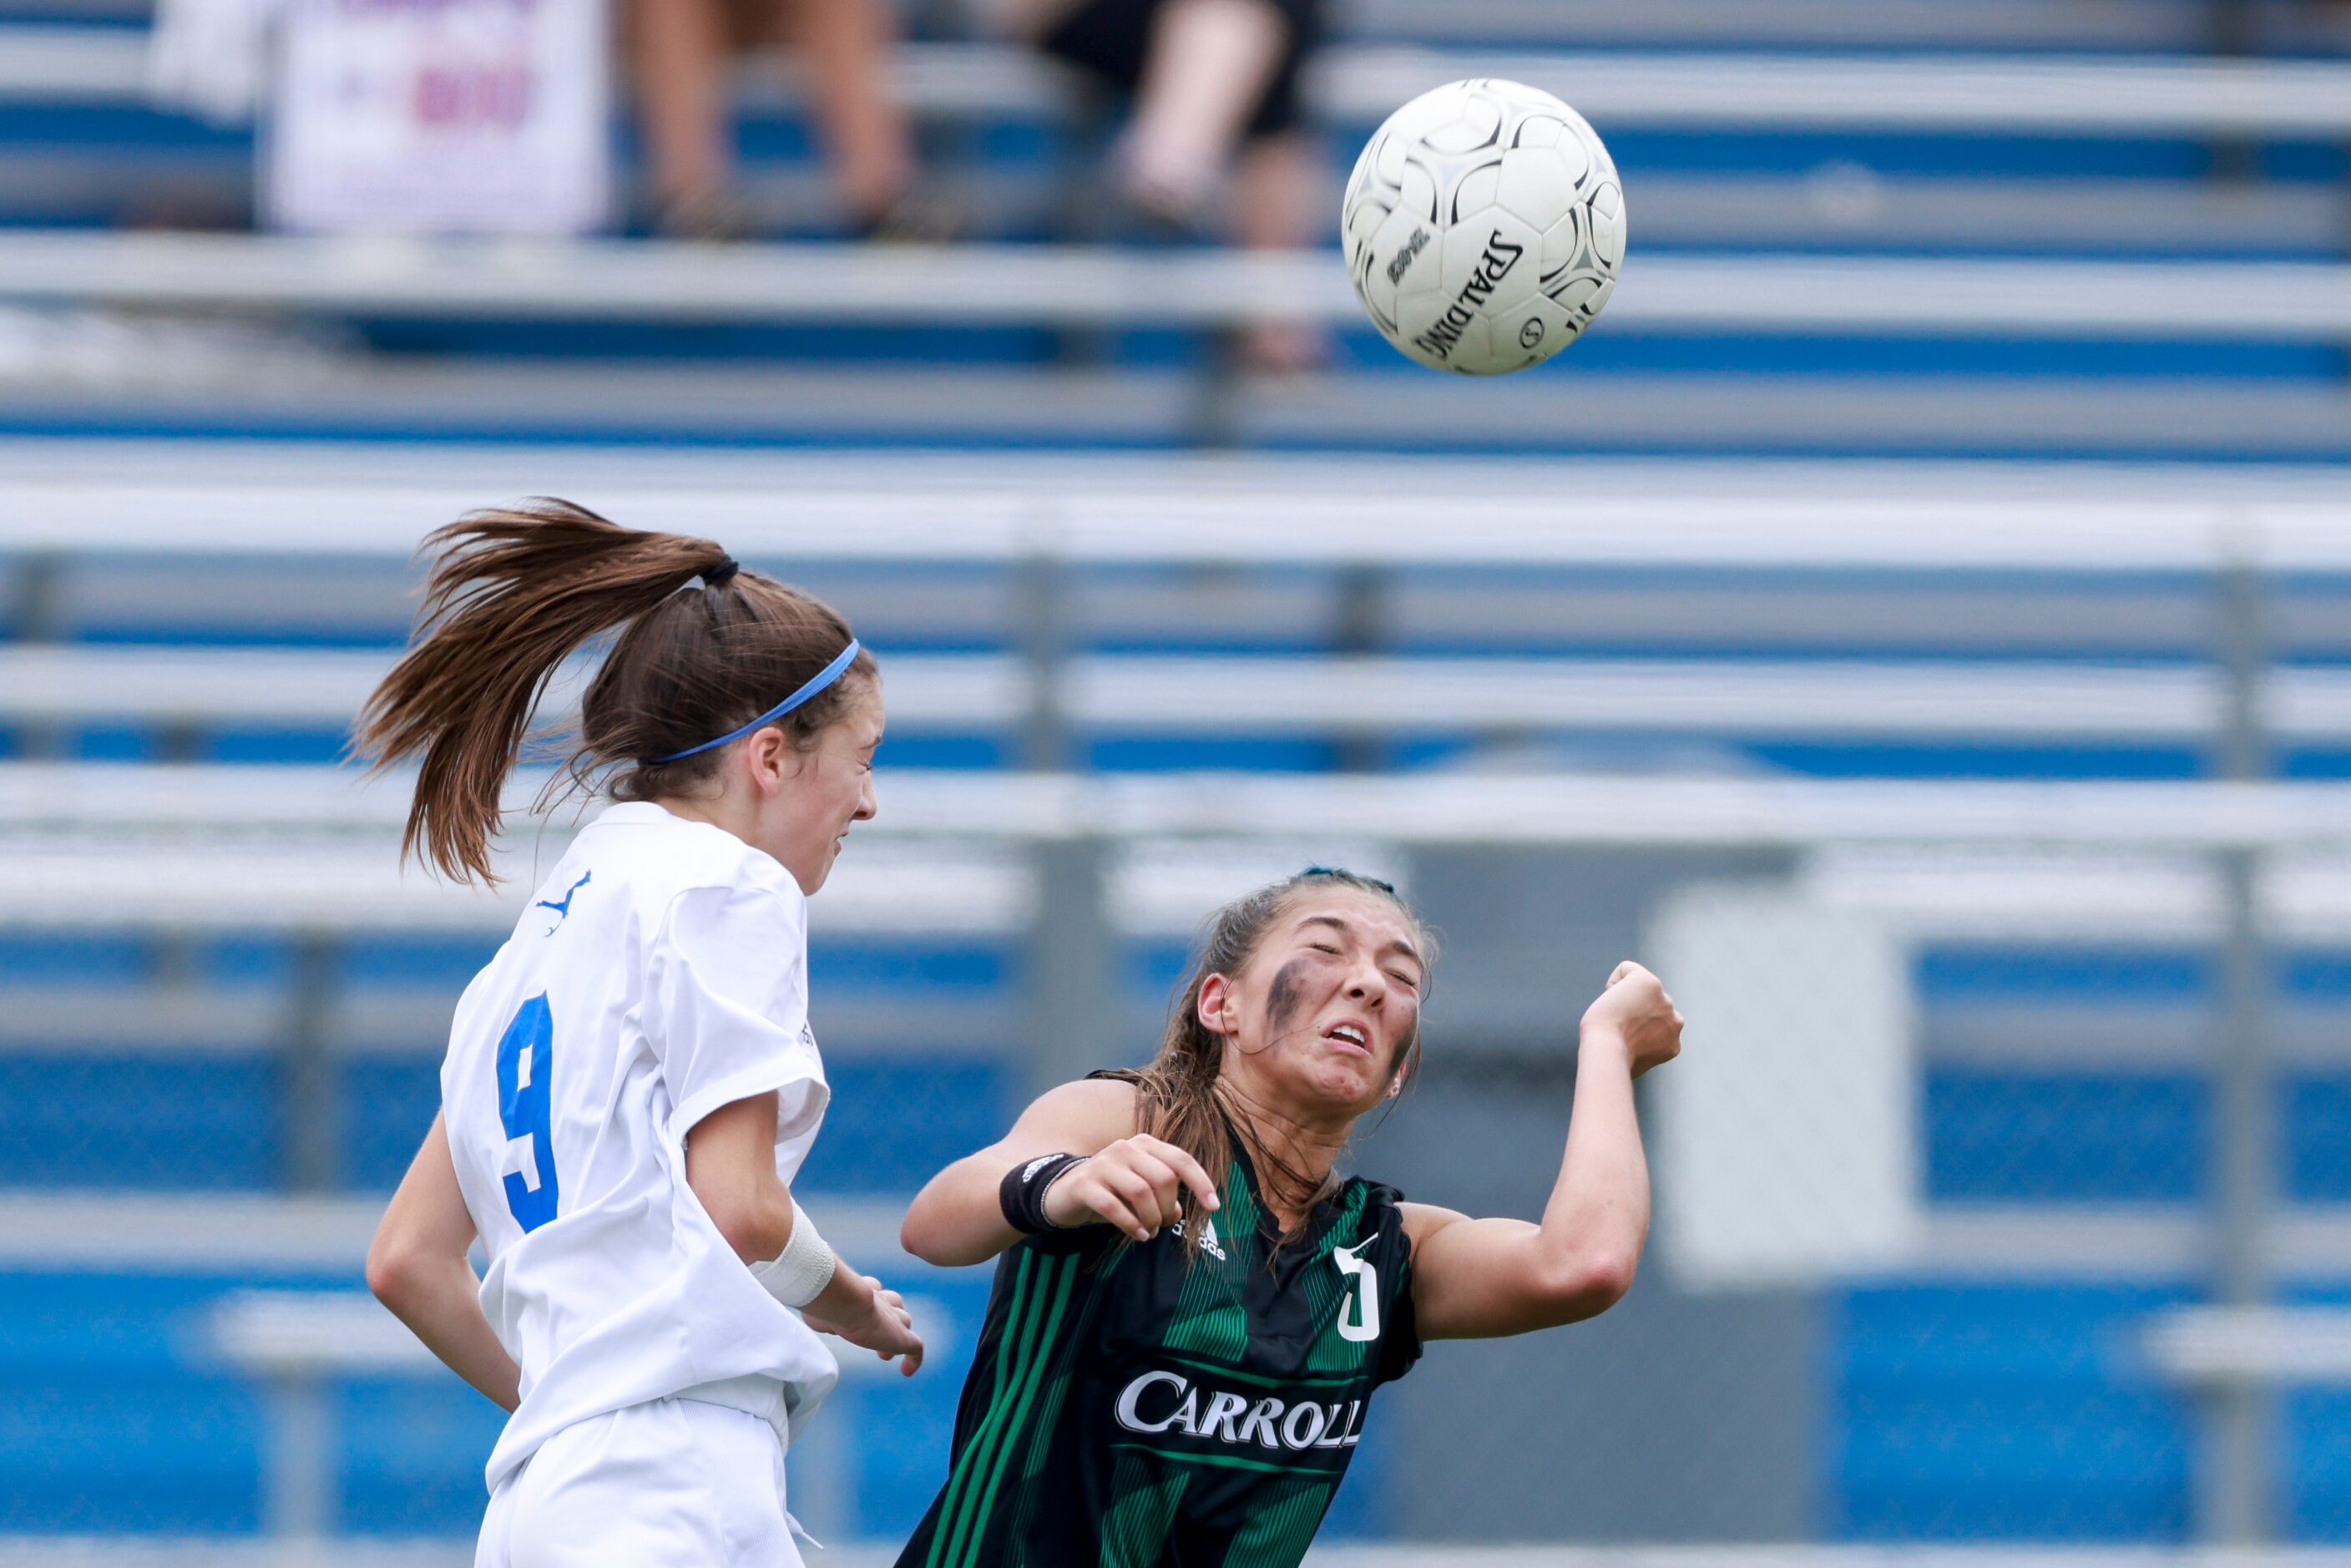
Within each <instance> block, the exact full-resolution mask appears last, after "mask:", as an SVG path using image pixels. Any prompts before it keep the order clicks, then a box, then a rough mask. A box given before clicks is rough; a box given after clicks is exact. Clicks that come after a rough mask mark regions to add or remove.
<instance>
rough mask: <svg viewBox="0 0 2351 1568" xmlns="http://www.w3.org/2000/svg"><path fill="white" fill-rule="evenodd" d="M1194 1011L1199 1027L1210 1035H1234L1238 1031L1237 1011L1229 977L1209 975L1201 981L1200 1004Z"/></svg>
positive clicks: (1238, 1018)
mask: <svg viewBox="0 0 2351 1568" xmlns="http://www.w3.org/2000/svg"><path fill="white" fill-rule="evenodd" d="M1196 1012H1197V1014H1198V1017H1199V1019H1200V1027H1201V1028H1202V1029H1205V1030H1207V1031H1208V1032H1209V1033H1210V1034H1236V1033H1238V1032H1239V1030H1240V1017H1239V1009H1238V1008H1237V1007H1236V1006H1235V1004H1234V998H1233V982H1232V980H1231V979H1230V977H1227V976H1224V975H1210V976H1209V977H1207V978H1206V979H1204V980H1202V981H1201V982H1200V1003H1199V1007H1198V1008H1197V1009H1196Z"/></svg>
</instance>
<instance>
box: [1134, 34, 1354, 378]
mask: <svg viewBox="0 0 2351 1568" xmlns="http://www.w3.org/2000/svg"><path fill="white" fill-rule="evenodd" d="M1304 14H1305V13H1303V12H1302V11H1301V12H1298V13H1296V14H1295V15H1293V14H1292V13H1291V12H1290V11H1286V10H1283V9H1278V8H1277V7H1276V6H1275V5H1272V4H1270V3H1269V0H1170V3H1169V4H1167V5H1165V6H1164V7H1162V8H1161V10H1160V12H1159V15H1158V16H1157V18H1156V21H1155V26H1154V28H1153V31H1152V37H1151V49H1150V55H1149V57H1148V58H1147V60H1146V61H1145V63H1144V73H1143V81H1142V85H1141V87H1140V88H1139V89H1138V90H1137V93H1136V97H1135V106H1134V122H1133V124H1132V125H1130V126H1129V128H1128V131H1127V135H1126V141H1125V146H1124V149H1123V173H1124V177H1125V179H1126V182H1127V187H1128V193H1129V195H1130V198H1131V199H1132V200H1133V201H1134V202H1135V204H1137V205H1139V206H1142V207H1143V208H1144V209H1145V210H1147V211H1150V212H1153V213H1155V214H1158V215H1160V216H1162V217H1165V218H1166V219H1168V220H1170V221H1171V222H1196V221H1197V218H1198V216H1199V213H1200V210H1201V208H1203V207H1204V206H1205V205H1206V204H1207V201H1208V198H1209V194H1210V193H1211V192H1212V191H1213V190H1214V188H1215V185H1216V183H1217V180H1218V179H1219V178H1220V177H1221V176H1222V175H1223V174H1224V172H1225V171H1226V170H1227V168H1228V167H1230V168H1231V169H1232V171H1233V175H1234V191H1233V206H1234V222H1235V227H1236V233H1237V237H1238V239H1239V241H1240V243H1241V244H1242V245H1243V246H1249V247H1252V248H1258V249H1267V248H1278V249H1286V248H1289V247H1291V246H1300V245H1304V244H1307V243H1310V242H1311V238H1312V228H1313V225H1314V223H1315V220H1316V218H1317V216H1318V215H1319V214H1320V213H1321V211H1322V206H1323V205H1324V204H1323V203H1322V202H1320V201H1318V200H1317V195H1318V191H1319V186H1318V183H1317V175H1318V172H1319V171H1318V169H1317V166H1316V156H1315V144H1314V141H1313V139H1312V138H1311V136H1310V135H1308V134H1307V133H1305V132H1304V131H1301V130H1300V129H1298V128H1297V126H1296V124H1295V103H1294V100H1295V97H1296V82H1295V77H1296V71H1297V63H1298V62H1297V59H1296V56H1297V54H1298V53H1299V50H1298V39H1297V36H1296V29H1297V27H1298V19H1297V18H1298V16H1303V15H1304ZM1245 139H1246V140H1245ZM1237 149H1238V157H1237V156H1236V150H1237ZM1235 346H1236V348H1237V350H1238V354H1239V357H1240V361H1241V363H1242V364H1244V365H1245V366H1248V367H1249V368H1250V369H1253V370H1260V371H1280V372H1291V371H1303V370H1309V369H1311V368H1313V367H1314V366H1316V365H1318V364H1320V363H1321V362H1322V359H1323V357H1324V348H1323V341H1322V332H1321V331H1320V329H1317V328H1315V327H1312V326H1311V325H1308V324H1305V323H1301V322H1274V323H1267V324H1264V325H1260V326H1256V327H1251V328H1249V329H1246V330H1244V331H1242V332H1241V333H1240V334H1239V335H1238V340H1237V342H1236V345H1235Z"/></svg>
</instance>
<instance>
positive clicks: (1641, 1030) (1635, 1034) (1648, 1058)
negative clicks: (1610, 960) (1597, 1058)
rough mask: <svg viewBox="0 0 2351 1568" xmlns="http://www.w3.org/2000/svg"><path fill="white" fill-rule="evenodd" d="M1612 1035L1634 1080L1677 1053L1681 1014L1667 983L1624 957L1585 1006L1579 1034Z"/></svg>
mask: <svg viewBox="0 0 2351 1568" xmlns="http://www.w3.org/2000/svg"><path fill="white" fill-rule="evenodd" d="M1595 1031H1598V1032H1601V1033H1604V1034H1609V1035H1614V1037H1615V1038H1616V1039H1618V1040H1623V1041H1624V1042H1625V1055H1626V1057H1627V1059H1628V1060H1629V1062H1630V1064H1631V1066H1632V1069H1633V1076H1634V1077H1635V1078H1638V1077H1639V1076H1640V1075H1641V1074H1642V1073H1644V1072H1646V1071H1649V1069H1651V1068H1652V1067H1655V1066H1656V1065H1657V1064H1658V1063H1659V1062H1661V1061H1672V1060H1673V1059H1674V1058H1675V1057H1677V1056H1679V1055H1680V1054H1681V1050H1682V1015H1681V1013H1680V1011H1679V1009H1677V1008H1676V1007H1675V1006H1674V998H1671V997H1669V996H1667V994H1666V987H1665V982H1664V981H1662V980H1660V979H1658V978H1657V977H1656V976H1655V975H1653V974H1651V973H1649V971H1648V970H1646V969H1645V968H1643V967H1641V966H1640V965H1638V964H1635V963H1634V962H1633V961H1632V960H1631V959H1629V958H1628V959H1626V960H1625V962H1624V963H1622V964H1619V965H1617V966H1616V967H1615V970H1614V972H1613V973H1611V974H1610V975H1609V977H1608V985H1607V987H1606V988H1604V990H1602V991H1601V993H1600V995H1599V996H1598V997H1596V998H1593V1003H1592V1005H1591V1006H1590V1007H1588V1008H1586V1009H1583V1032H1584V1034H1585V1036H1586V1037H1587V1038H1588V1037H1590V1036H1591V1035H1592V1034H1593V1032H1595Z"/></svg>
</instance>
